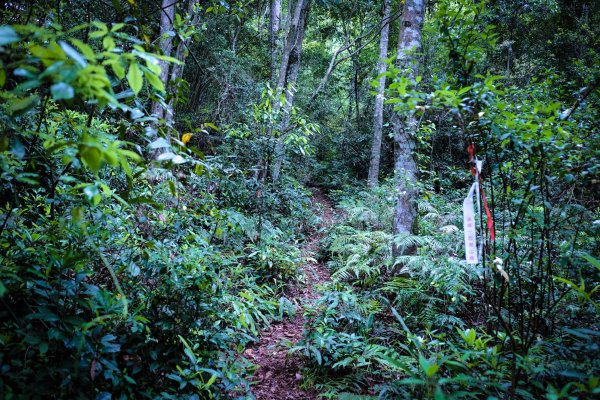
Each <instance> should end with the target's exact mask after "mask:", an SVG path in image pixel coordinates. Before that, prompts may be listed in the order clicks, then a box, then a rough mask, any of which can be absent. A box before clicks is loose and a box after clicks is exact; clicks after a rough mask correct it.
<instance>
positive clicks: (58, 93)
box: [50, 82, 75, 100]
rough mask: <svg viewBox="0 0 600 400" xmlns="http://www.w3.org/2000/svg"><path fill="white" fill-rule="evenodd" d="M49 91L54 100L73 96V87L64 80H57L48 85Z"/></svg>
mask: <svg viewBox="0 0 600 400" xmlns="http://www.w3.org/2000/svg"><path fill="white" fill-rule="evenodd" d="M50 93H52V98H53V99H54V100H69V99H72V98H73V97H74V96H75V90H73V87H72V86H71V85H69V84H68V83H65V82H59V83H56V84H54V85H52V86H50Z"/></svg>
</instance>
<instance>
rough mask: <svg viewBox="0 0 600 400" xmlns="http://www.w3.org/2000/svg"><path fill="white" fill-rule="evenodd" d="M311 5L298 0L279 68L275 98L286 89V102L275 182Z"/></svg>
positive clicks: (274, 169) (274, 165)
mask: <svg viewBox="0 0 600 400" xmlns="http://www.w3.org/2000/svg"><path fill="white" fill-rule="evenodd" d="M309 6H310V0H298V2H297V3H296V7H295V11H294V15H293V17H292V20H291V23H290V29H289V32H288V36H287V39H286V43H285V46H284V49H283V53H282V55H281V65H280V68H279V77H278V80H277V91H276V97H275V98H276V99H279V97H280V95H281V93H283V91H284V90H285V103H284V104H283V110H282V117H281V124H280V133H281V137H279V138H278V139H277V142H276V144H275V154H274V163H273V169H272V171H271V178H272V180H273V182H277V180H278V179H279V175H280V174H281V167H282V165H283V158H284V153H285V144H284V136H285V134H286V130H287V128H288V126H289V121H290V112H291V109H292V106H293V101H294V90H295V88H294V85H295V83H296V80H297V78H298V71H299V68H300V55H301V54H302V42H303V40H304V31H305V30H306V23H307V17H308V9H309ZM280 109H281V104H280V102H279V101H275V105H274V107H273V111H274V113H278V112H279V111H280Z"/></svg>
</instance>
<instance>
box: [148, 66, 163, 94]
mask: <svg viewBox="0 0 600 400" xmlns="http://www.w3.org/2000/svg"><path fill="white" fill-rule="evenodd" d="M144 76H145V77H146V80H148V83H149V84H150V85H152V87H154V89H156V90H158V91H159V92H164V91H165V85H163V83H162V81H161V80H160V78H159V77H158V76H156V75H155V74H154V73H153V72H152V71H149V70H148V71H144Z"/></svg>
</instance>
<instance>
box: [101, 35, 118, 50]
mask: <svg viewBox="0 0 600 400" xmlns="http://www.w3.org/2000/svg"><path fill="white" fill-rule="evenodd" d="M102 47H104V49H105V50H106V51H113V50H114V49H115V47H117V44H116V43H115V40H114V39H113V38H112V37H110V36H105V37H104V39H102Z"/></svg>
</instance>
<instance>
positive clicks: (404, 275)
mask: <svg viewBox="0 0 600 400" xmlns="http://www.w3.org/2000/svg"><path fill="white" fill-rule="evenodd" d="M422 190H423V193H424V195H425V197H424V198H423V199H422V200H420V201H419V216H420V217H419V221H420V223H419V227H420V228H419V234H418V235H409V236H404V237H396V238H394V237H393V236H392V235H391V233H390V230H391V225H390V220H391V219H390V215H391V213H392V211H393V206H394V197H393V196H390V192H393V189H392V188H390V187H387V186H382V187H380V188H379V189H377V190H376V191H371V192H367V191H363V192H359V193H356V192H355V190H354V189H350V190H349V191H339V192H337V193H336V194H335V195H336V196H337V197H338V199H339V205H340V207H341V209H342V210H343V212H344V214H345V215H346V218H345V221H344V222H343V223H342V224H340V225H338V226H335V227H333V228H332V229H331V230H330V232H329V233H328V236H327V237H326V238H325V239H324V241H323V243H322V246H323V254H324V256H325V257H326V260H328V261H327V263H328V266H329V268H330V270H331V276H332V282H331V283H328V284H327V285H324V286H323V287H321V288H320V293H321V297H320V299H319V300H318V301H317V302H316V304H315V305H314V307H312V308H311V309H310V310H309V311H308V312H307V317H308V323H307V324H306V326H305V332H304V339H303V340H302V341H301V342H300V343H299V344H298V345H297V346H295V347H293V348H291V350H290V351H291V352H292V353H296V354H300V355H302V356H303V357H305V358H306V359H307V361H308V362H309V365H310V367H309V368H308V370H307V376H308V377H309V379H308V383H307V384H309V385H315V386H316V387H317V388H319V389H320V390H321V391H322V393H323V396H324V397H325V398H339V399H367V398H372V399H376V398H378V399H395V398H425V399H426V398H436V399H443V398H456V399H462V398H508V397H512V396H515V397H516V398H524V399H539V398H548V399H558V398H593V397H594V396H596V395H597V393H598V391H599V390H600V388H599V386H598V382H599V378H598V374H599V373H600V365H599V364H598V356H599V353H598V352H599V348H598V336H599V334H598V331H597V330H596V325H595V324H596V322H597V315H598V314H597V312H598V310H597V307H598V305H597V303H596V302H595V301H597V300H592V299H591V298H590V297H586V296H585V295H584V293H581V292H578V291H568V290H565V287H566V286H559V283H558V281H561V282H565V281H564V280H563V278H561V276H563V274H565V273H566V271H567V270H566V269H563V268H557V269H556V272H555V273H556V276H555V277H554V278H552V279H553V280H554V281H555V282H556V287H555V289H554V290H556V291H557V292H560V296H561V300H560V302H559V304H557V305H556V306H555V307H553V310H552V313H551V315H550V314H549V315H546V319H545V321H544V322H545V325H544V328H543V329H540V330H539V331H537V332H536V336H535V339H534V340H533V342H532V343H531V345H530V346H529V347H527V348H525V347H524V346H523V338H522V337H520V336H519V335H518V332H512V334H511V335H508V334H507V332H506V331H505V330H504V329H503V327H502V325H500V324H499V323H498V319H499V317H498V316H497V315H495V314H494V310H493V309H492V307H491V306H490V305H489V304H488V303H487V301H488V300H487V297H486V296H487V294H488V293H490V292H492V291H493V289H494V288H495V287H498V286H500V285H501V284H502V281H503V280H505V276H506V271H504V270H503V269H502V266H501V265H499V264H498V261H496V263H497V264H496V265H495V266H494V264H493V261H490V262H489V263H487V264H484V265H485V267H482V266H481V265H475V266H474V265H468V264H467V263H466V261H465V260H464V258H463V256H462V255H461V252H462V250H461V248H460V245H459V244H460V243H461V240H462V235H463V233H462V229H459V228H458V227H459V226H461V224H462V214H461V208H460V205H462V198H459V197H457V196H456V194H455V193H451V192H448V193H446V194H444V195H440V194H436V193H434V192H432V191H429V190H427V189H426V188H423V189H422ZM591 229H592V231H591V232H594V229H595V228H594V227H592V228H591ZM584 235H585V234H584ZM392 241H396V243H397V244H400V245H401V246H405V247H406V248H409V249H410V248H412V249H416V250H414V251H412V252H410V254H407V255H404V256H400V257H399V258H397V259H395V260H394V259H393V258H392V256H391V251H390V249H391V244H392ZM580 256H581V257H583V259H584V260H583V264H582V265H583V267H582V268H584V269H586V270H587V272H585V273H584V272H582V273H581V274H582V276H587V277H588V278H587V281H586V282H583V281H582V282H581V289H582V290H586V289H585V288H589V289H587V290H588V291H590V290H593V288H594V287H597V280H596V279H597V278H590V277H593V276H596V277H597V275H594V272H593V270H594V269H595V270H596V271H598V268H599V267H600V264H599V263H598V260H596V259H594V258H593V257H591V256H589V255H587V254H586V253H585V252H581V251H579V252H577V254H573V257H580ZM494 268H495V269H494ZM505 268H507V267H506V266H505ZM507 269H508V270H509V273H511V276H510V277H509V279H510V280H511V282H513V283H515V284H516V278H515V277H514V275H512V273H513V272H512V271H510V269H509V268H507ZM582 271H583V270H582ZM584 274H585V275H584ZM529 290H531V289H529ZM592 296H594V298H595V295H592ZM515 300H516V299H514V298H513V299H507V302H511V301H515ZM509 310H510V306H508V305H507V309H506V310H504V309H503V310H502V316H501V317H500V318H502V317H504V318H511V316H509V315H508V313H512V312H511V311H509ZM513 312H514V311H513ZM512 318H514V320H520V322H518V323H519V324H526V323H527V321H526V320H527V318H528V316H527V315H522V314H519V313H518V312H514V314H512ZM590 318H591V319H590ZM511 341H517V342H518V343H517V344H516V345H515V344H513V343H511ZM515 349H517V350H515Z"/></svg>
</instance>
